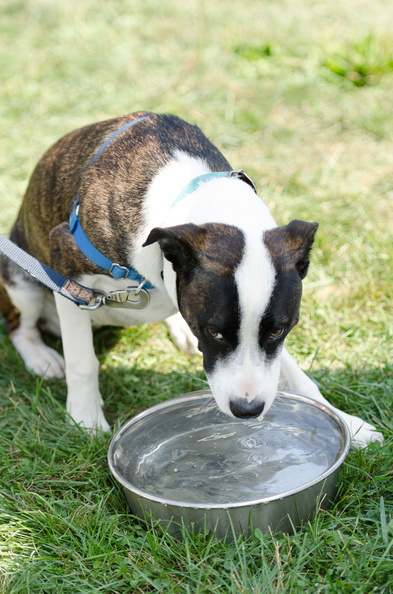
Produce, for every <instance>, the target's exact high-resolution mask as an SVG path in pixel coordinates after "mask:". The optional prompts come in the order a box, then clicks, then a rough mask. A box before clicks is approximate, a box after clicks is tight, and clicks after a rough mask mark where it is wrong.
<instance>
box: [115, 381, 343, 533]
mask: <svg viewBox="0 0 393 594" xmlns="http://www.w3.org/2000/svg"><path fill="white" fill-rule="evenodd" d="M349 445H350V435H349V431H348V428H347V426H346V425H345V423H344V422H343V421H342V420H341V419H340V418H339V417H338V416H337V415H336V414H335V412H334V411H333V410H332V409H331V408H330V407H327V406H324V405H322V404H319V403H318V402H315V401H314V400H311V399H309V398H306V397H304V396H300V395H298V394H293V393H290V392H280V393H279V394H278V396H277V398H276V399H275V401H274V403H273V405H272V406H271V408H270V410H269V412H268V413H267V414H266V416H265V417H264V418H263V420H262V421H256V420H253V421H244V420H240V419H232V418H230V417H228V416H226V415H224V414H223V413H222V412H221V411H220V410H219V409H218V407H217V405H216V403H215V401H214V398H213V397H212V395H211V392H210V391H200V392H193V393H191V394H187V395H184V396H180V397H178V398H173V399H171V400H167V401H166V402H162V403H161V404H158V405H156V406H153V407H152V408H149V409H147V410H146V411H144V412H142V413H141V414H139V415H137V416H136V417H134V418H133V419H131V420H130V421H128V422H127V423H126V424H125V425H124V426H123V427H122V428H121V429H120V431H118V433H117V434H116V435H115V436H114V438H113V440H112V442H111V444H110V447H109V453H108V461H109V467H110V470H111V472H112V474H113V475H114V477H115V478H116V479H117V480H118V481H119V483H120V484H121V485H122V486H123V488H124V492H125V495H126V497H127V500H128V504H129V506H130V509H131V511H132V512H133V514H134V515H136V516H138V517H140V518H144V519H146V518H154V519H155V520H158V521H159V523H160V525H161V526H162V527H163V528H164V529H167V530H168V531H169V532H170V533H172V534H175V535H176V536H178V537H181V526H182V525H184V526H186V527H187V528H188V529H191V530H193V531H194V532H195V533H198V532H200V531H202V532H206V531H213V532H214V533H215V534H216V536H217V537H218V538H222V537H225V536H227V537H228V538H233V536H234V535H235V534H237V533H244V534H245V535H246V536H247V535H249V534H250V531H251V529H252V527H254V528H259V529H260V530H261V531H262V532H266V531H268V530H269V529H271V530H273V531H282V532H291V531H292V529H293V527H294V526H299V525H300V524H301V523H302V522H303V521H305V520H309V519H312V517H313V516H314V515H315V514H316V512H317V511H318V510H319V509H328V508H329V507H330V506H331V504H332V502H333V500H334V497H335V495H336V490H337V481H338V474H339V470H340V467H341V465H342V463H343V462H344V460H345V457H346V455H347V453H348V449H349Z"/></svg>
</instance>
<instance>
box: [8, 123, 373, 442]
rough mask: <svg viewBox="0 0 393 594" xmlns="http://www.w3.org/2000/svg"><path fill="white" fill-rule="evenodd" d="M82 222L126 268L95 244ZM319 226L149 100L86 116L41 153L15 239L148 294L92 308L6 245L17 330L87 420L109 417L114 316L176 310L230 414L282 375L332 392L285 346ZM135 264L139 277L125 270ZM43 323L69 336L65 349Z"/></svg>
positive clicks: (30, 362)
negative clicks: (96, 342)
mask: <svg viewBox="0 0 393 594" xmlns="http://www.w3.org/2000/svg"><path fill="white" fill-rule="evenodd" d="M76 197H77V198H76ZM71 213H73V214H72V215H71V218H70V214H71ZM72 221H73V222H72ZM75 221H76V222H75ZM75 225H76V226H77V227H78V229H79V231H80V230H82V233H83V234H84V236H85V237H87V238H88V242H90V243H91V244H92V245H93V246H94V249H96V250H98V251H99V252H100V253H101V254H104V255H105V257H106V258H108V259H109V261H111V262H112V267H113V266H114V267H116V269H117V272H119V273H120V274H119V275H118V276H120V277H119V278H114V276H113V269H112V268H111V269H110V270H107V269H106V268H104V267H102V266H101V265H100V263H97V262H96V261H92V259H91V258H90V257H89V256H88V255H86V253H85V251H84V250H83V249H82V248H81V247H80V244H78V241H77V239H76V233H75V229H74V227H75ZM317 227H318V224H317V223H313V222H306V221H301V220H293V221H291V222H289V223H288V224H287V225H284V226H281V227H278V226H277V225H276V223H275V221H274V219H273V217H272V216H271V214H270V213H269V211H268V209H267V207H266V206H265V204H264V203H263V201H262V200H261V199H260V198H259V197H258V196H257V194H256V191H255V187H254V185H253V183H252V181H251V180H250V178H249V177H248V176H247V175H246V174H245V173H244V172H243V171H242V170H239V171H233V170H232V168H231V166H230V164H229V163H228V161H227V160H226V159H225V157H224V156H223V155H222V154H221V152H220V151H219V150H218V149H217V148H216V147H215V146H214V145H213V144H212V143H211V142H210V141H209V140H208V139H207V138H206V137H205V136H204V134H203V133H202V132H201V131H200V130H199V128H198V127H196V126H193V125H190V124H188V123H186V122H185V121H183V120H181V119H180V118H178V117H176V116H173V115H160V114H155V113H150V112H137V113H132V114H130V115H127V116H124V117H120V118H117V119H112V120H107V121H104V122H100V123H96V124H93V125H89V126H86V127H83V128H81V129H79V130H77V131H75V132H72V133H70V134H68V135H66V136H65V137H63V138H62V139H60V140H59V141H58V142H57V143H56V144H55V145H54V146H53V147H52V148H50V149H49V150H48V151H47V152H46V153H45V155H44V156H43V157H42V159H41V160H40V161H39V163H38V165H37V167H36V169H35V170H34V172H33V174H32V177H31V179H30V183H29V186H28V189H27V191H26V194H25V197H24V200H23V203H22V206H21V208H20V212H19V214H18V217H17V220H16V222H15V224H14V226H13V228H12V231H11V236H10V238H11V240H12V241H13V242H14V243H16V244H17V245H18V246H20V247H21V248H22V249H24V250H25V251H27V252H28V253H29V254H31V255H33V256H34V257H35V258H37V259H39V260H40V261H41V262H42V263H44V264H46V265H48V266H50V267H52V268H53V269H54V270H56V271H57V272H59V273H61V274H63V275H65V276H67V277H69V278H73V279H77V280H78V282H80V283H82V284H83V285H85V286H87V287H90V288H93V289H95V290H97V291H100V292H102V293H103V294H108V292H109V293H111V294H117V293H116V292H120V293H121V292H122V291H124V290H125V289H127V288H129V287H131V288H132V290H134V291H135V289H136V287H138V289H136V291H135V292H136V293H138V292H139V291H142V292H143V293H145V294H146V293H148V294H149V300H150V301H149V304H148V306H147V307H144V308H141V309H133V308H130V309H128V308H122V307H120V308H118V309H117V308H113V307H100V308H94V307H92V308H91V309H81V308H78V307H76V306H75V304H73V303H72V302H71V301H69V300H67V299H65V298H64V297H63V296H61V295H59V294H57V293H55V294H53V293H52V292H51V291H48V289H47V288H45V287H44V286H42V285H41V284H40V283H38V282H37V281H36V280H35V279H34V278H32V277H31V276H29V275H28V274H26V273H25V272H24V271H23V270H22V269H21V268H19V267H18V266H17V265H15V264H14V263H13V262H11V261H10V260H9V259H7V258H5V257H2V258H1V268H0V270H1V278H2V282H3V288H2V300H1V303H2V310H3V313H4V315H5V316H6V318H7V321H8V327H9V335H10V339H11V341H12V343H13V345H14V346H15V348H16V349H17V351H18V352H19V353H20V355H21V357H22V359H23V360H24V363H25V365H26V366H27V368H28V369H30V370H32V371H33V372H35V373H36V374H39V375H44V374H45V376H46V377H47V378H50V377H63V376H64V374H65V376H66V383H67V391H68V394H67V411H68V413H69V415H70V416H71V417H72V418H73V419H74V420H75V422H76V423H79V424H81V425H83V426H84V427H85V428H87V429H97V428H99V429H103V430H108V429H109V425H108V423H107V421H106V419H105V416H104V413H103V410H102V406H103V400H102V398H101V394H100V390H99V383H98V367H99V364H98V361H97V358H96V356H95V353H94V349H93V340H92V328H93V327H96V326H102V325H115V326H119V325H122V326H124V325H138V324H142V323H150V322H156V321H159V320H165V321H166V323H167V325H168V327H169V330H170V333H171V335H172V337H173V339H174V341H175V343H176V345H177V346H178V347H179V348H180V349H181V350H182V351H185V352H191V353H196V352H198V351H200V352H201V353H202V355H203V365H204V370H205V372H206V376H207V379H208V382H209V385H210V388H211V391H212V393H213V395H214V398H215V400H216V402H217V405H218V407H219V408H220V409H221V410H222V411H223V412H224V413H226V414H227V415H229V416H233V417H238V418H244V419H251V418H261V417H262V416H263V415H265V414H266V412H267V411H268V410H269V408H270V406H271V404H272V402H273V400H274V398H275V396H276V394H277V390H278V386H279V385H280V386H281V387H282V388H285V389H288V390H291V391H294V392H298V393H301V394H304V395H306V396H309V397H311V398H314V399H315V400H317V401H318V402H322V403H326V402H327V401H326V400H325V399H324V398H323V396H322V395H321V394H320V392H319V390H318V388H317V386H316V385H315V384H314V383H313V382H312V381H311V379H310V378H309V377H308V376H307V375H306V374H305V373H303V371H301V369H300V368H299V367H298V366H297V364H296V363H295V361H294V360H293V359H292V357H291V356H290V355H289V353H288V352H287V350H286V349H285V348H284V340H285V338H286V336H287V335H288V333H289V332H290V330H291V329H292V328H293V327H294V326H295V324H297V322H298V319H299V307H300V300H301V294H302V280H303V279H304V277H305V276H306V274H307V270H308V266H309V256H310V250H311V247H312V244H313V240H314V236H315V232H316V230H317ZM93 260H94V259H93ZM128 267H132V270H134V271H136V272H137V278H136V279H135V280H130V279H129V278H122V277H121V276H122V272H123V270H124V271H126V270H128ZM124 274H126V272H124ZM146 281H147V282H148V283H149V285H150V287H151V288H150V289H149V290H148V291H147V290H146V288H143V287H142V285H143V283H145V282H146ZM145 287H146V285H145ZM4 288H5V290H6V293H5V292H4ZM40 328H43V329H45V330H47V331H50V332H52V333H54V334H57V335H61V338H62V344H63V353H64V359H63V357H62V356H61V355H60V354H59V353H58V352H56V351H55V350H53V349H51V348H50V347H48V346H47V345H45V344H44V342H43V341H42V338H41V334H40ZM337 412H338V414H339V415H340V416H341V417H342V418H343V419H344V420H345V421H346V423H347V424H348V426H349V428H350V431H351V435H352V442H353V444H354V445H355V446H356V447H364V446H366V445H367V444H368V443H369V442H371V441H374V440H382V436H381V434H380V433H378V432H376V431H375V428H374V427H373V426H372V425H370V424H368V423H366V422H364V421H362V420H361V419H359V418H357V417H354V416H350V415H348V414H346V413H344V412H342V411H338V410H337Z"/></svg>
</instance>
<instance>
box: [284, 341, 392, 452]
mask: <svg viewBox="0 0 393 594" xmlns="http://www.w3.org/2000/svg"><path fill="white" fill-rule="evenodd" d="M280 388H282V389H284V390H285V389H287V390H290V391H292V392H297V393H298V394H303V395H304V396H308V397H309V398H313V399H314V400H317V401H318V402H321V404H327V405H328V406H331V404H329V402H328V401H327V400H326V398H324V397H323V396H322V394H321V393H320V391H319V390H318V388H317V386H316V385H315V383H314V382H313V381H312V380H311V379H310V378H309V377H308V376H307V375H306V374H305V373H304V372H303V371H302V370H301V369H300V367H299V366H298V364H297V363H296V361H295V360H294V359H293V358H292V357H291V355H290V354H289V353H288V351H287V350H286V349H283V352H282V355H281V371H280ZM333 408H334V410H335V412H336V413H337V414H338V416H340V417H341V418H342V419H343V420H344V421H345V422H346V424H347V425H348V427H349V431H350V433H351V443H352V445H353V446H354V447H356V448H358V449H359V448H364V447H366V446H367V445H368V444H369V443H371V442H372V441H381V442H382V441H383V436H382V434H381V433H379V432H378V431H376V429H375V427H374V425H370V423H366V421H363V420H362V419H360V418H359V417H355V416H353V415H349V414H348V413H345V412H343V411H342V410H340V409H338V408H335V407H333Z"/></svg>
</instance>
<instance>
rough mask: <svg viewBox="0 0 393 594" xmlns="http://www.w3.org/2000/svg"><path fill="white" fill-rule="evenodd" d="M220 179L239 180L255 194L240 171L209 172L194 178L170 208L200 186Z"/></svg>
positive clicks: (249, 182)
mask: <svg viewBox="0 0 393 594" xmlns="http://www.w3.org/2000/svg"><path fill="white" fill-rule="evenodd" d="M220 177H226V178H232V179H240V180H241V181H244V182H246V183H247V184H248V185H249V186H251V187H252V189H253V190H254V192H255V193H256V188H255V186H254V184H253V182H252V181H251V179H250V178H249V177H248V175H246V174H245V173H244V171H243V170H242V169H238V170H237V171H211V172H210V173H204V174H203V175H199V176H198V177H194V178H193V179H192V180H191V181H190V182H189V183H188V184H187V185H186V187H185V188H184V189H183V190H182V191H181V192H180V194H179V195H178V196H177V198H176V200H175V201H174V202H173V204H172V207H174V206H175V205H176V204H178V203H179V202H181V201H182V200H183V198H185V197H186V196H188V195H189V194H192V193H193V192H195V190H197V189H198V188H199V186H201V185H202V184H204V183H206V182H209V181H211V180H213V179H218V178H220Z"/></svg>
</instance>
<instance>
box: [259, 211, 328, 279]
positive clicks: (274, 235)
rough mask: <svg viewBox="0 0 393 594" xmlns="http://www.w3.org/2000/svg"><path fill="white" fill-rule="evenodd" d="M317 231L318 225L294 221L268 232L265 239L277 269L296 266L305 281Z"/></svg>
mask: <svg viewBox="0 0 393 594" xmlns="http://www.w3.org/2000/svg"><path fill="white" fill-rule="evenodd" d="M317 229H318V223H308V222H306V221H299V220H294V221H291V222H290V223H288V225H284V226H283V227H276V228H275V229H270V230H269V231H266V233H265V234H264V237H263V239H264V242H265V244H266V246H267V247H268V249H269V251H270V254H271V256H272V259H273V262H274V263H275V265H276V266H277V268H280V269H288V268H289V267H293V266H294V267H295V268H296V270H297V272H298V274H299V276H300V278H301V279H303V278H304V277H305V276H306V274H307V270H308V266H309V263H310V250H311V248H312V244H313V242H314V236H315V233H316V231H317Z"/></svg>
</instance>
